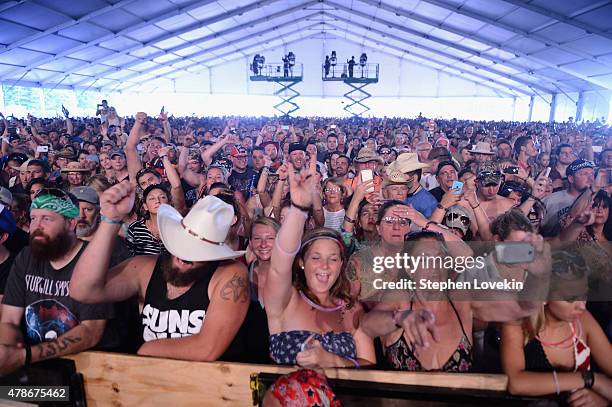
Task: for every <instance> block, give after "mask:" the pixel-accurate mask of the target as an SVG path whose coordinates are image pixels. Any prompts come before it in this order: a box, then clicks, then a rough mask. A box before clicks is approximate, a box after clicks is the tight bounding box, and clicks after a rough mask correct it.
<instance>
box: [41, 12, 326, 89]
mask: <svg viewBox="0 0 612 407" xmlns="http://www.w3.org/2000/svg"><path fill="white" fill-rule="evenodd" d="M316 3H317V1H316V0H313V1H309V2H307V3H304V4H301V5H298V6H295V7H291V8H288V9H286V10H283V11H280V12H278V13H275V14H271V15H269V16H265V17H262V18H258V19H256V20H252V21H249V22H247V23H244V24H241V25H238V26H234V27H230V28H228V29H225V30H222V31H218V32H215V33H212V34H210V35H207V36H205V37H202V38H199V39H197V40H193V41H189V42H187V43H185V44H181V45H177V46H175V47H172V48H169V49H167V50H162V51H159V52H156V53H154V54H151V55H147V56H146V57H143V58H138V59H137V60H136V61H132V62H128V63H126V64H123V65H119V66H117V67H110V68H109V69H107V70H104V71H102V72H99V73H98V75H106V74H108V73H110V72H116V71H117V69H129V68H131V67H133V66H136V65H139V64H141V63H143V62H145V61H152V62H155V63H156V64H159V65H161V66H169V67H173V65H174V64H175V63H177V62H179V61H182V60H185V59H189V58H190V55H188V56H186V57H180V58H178V59H174V60H172V61H167V62H157V61H154V59H156V58H159V57H162V56H165V55H170V54H173V53H175V52H178V51H181V50H183V49H185V48H188V47H191V46H194V45H195V46H199V45H201V44H204V43H205V42H207V41H210V40H213V39H216V38H219V37H222V36H224V35H228V34H231V33H234V32H237V31H241V30H244V29H245V28H250V27H255V26H257V25H259V24H262V23H266V22H270V21H272V20H274V19H276V18H278V17H282V16H284V15H287V14H291V13H294V12H296V11H299V10H301V9H303V8H304V7H308V6H310V5H312V4H316ZM226 45H227V44H226ZM158 68H159V67H158ZM50 79H54V78H50Z"/></svg>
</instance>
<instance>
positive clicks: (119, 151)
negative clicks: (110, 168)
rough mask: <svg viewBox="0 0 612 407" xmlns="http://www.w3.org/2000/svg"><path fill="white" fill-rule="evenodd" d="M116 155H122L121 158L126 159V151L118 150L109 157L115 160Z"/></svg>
mask: <svg viewBox="0 0 612 407" xmlns="http://www.w3.org/2000/svg"><path fill="white" fill-rule="evenodd" d="M116 155H120V156H121V157H123V158H125V151H123V150H121V149H116V150H113V151H112V152H111V154H110V156H109V158H113V157H114V156H116Z"/></svg>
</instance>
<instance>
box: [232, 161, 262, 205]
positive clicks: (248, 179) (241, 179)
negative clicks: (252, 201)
mask: <svg viewBox="0 0 612 407" xmlns="http://www.w3.org/2000/svg"><path fill="white" fill-rule="evenodd" d="M256 182H257V172H255V170H253V169H252V168H247V169H246V171H245V172H243V173H240V172H236V171H233V172H232V175H230V177H229V179H228V183H229V184H230V187H232V189H233V190H234V191H239V192H242V196H244V199H249V197H250V196H251V191H250V188H251V187H252V188H257V184H256ZM251 184H252V185H251Z"/></svg>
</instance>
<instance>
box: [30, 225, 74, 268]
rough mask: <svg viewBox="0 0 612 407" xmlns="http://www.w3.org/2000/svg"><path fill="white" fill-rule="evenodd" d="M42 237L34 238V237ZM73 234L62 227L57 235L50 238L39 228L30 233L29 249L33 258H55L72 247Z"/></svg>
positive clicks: (47, 259)
mask: <svg viewBox="0 0 612 407" xmlns="http://www.w3.org/2000/svg"><path fill="white" fill-rule="evenodd" d="M39 236H40V237H43V239H35V238H36V237H39ZM72 243H73V236H72V233H71V231H70V230H69V229H66V228H64V229H63V230H62V231H61V232H59V233H58V235H57V236H55V237H53V238H51V237H49V235H47V234H45V233H44V232H42V231H41V230H35V231H33V232H31V233H30V249H31V252H32V256H33V257H34V258H35V259H38V260H42V261H52V260H57V259H59V258H61V257H62V256H64V255H65V254H67V253H68V252H69V251H70V250H71V249H72Z"/></svg>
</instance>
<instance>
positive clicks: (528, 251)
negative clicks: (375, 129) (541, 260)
mask: <svg viewBox="0 0 612 407" xmlns="http://www.w3.org/2000/svg"><path fill="white" fill-rule="evenodd" d="M495 256H496V257H497V261H498V262H499V263H502V264H516V263H531V262H532V261H533V260H534V258H535V250H534V248H533V246H532V245H531V244H530V243H526V242H503V243H497V244H496V245H495Z"/></svg>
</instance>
